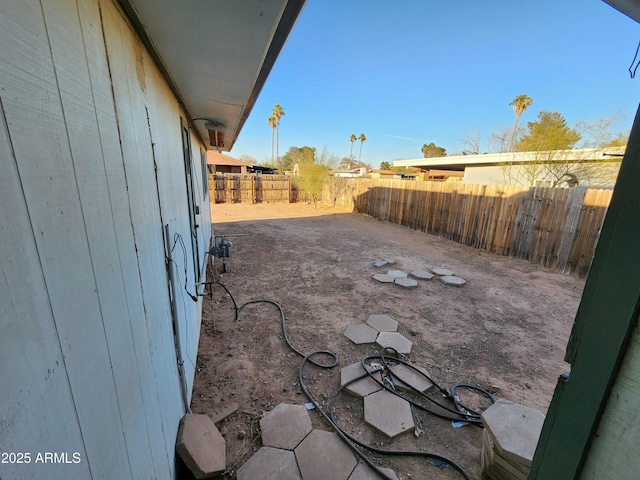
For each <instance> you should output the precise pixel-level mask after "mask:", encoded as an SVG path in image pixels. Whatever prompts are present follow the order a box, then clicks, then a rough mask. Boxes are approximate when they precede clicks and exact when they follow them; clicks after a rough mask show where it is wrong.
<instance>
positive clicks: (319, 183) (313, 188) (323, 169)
mask: <svg viewBox="0 0 640 480" xmlns="http://www.w3.org/2000/svg"><path fill="white" fill-rule="evenodd" d="M292 148H295V147H292ZM303 148H309V147H303ZM312 150H313V152H314V154H315V151H316V149H315V148H313V149H312ZM337 162H338V159H337V157H335V156H334V155H331V154H330V153H329V152H328V151H327V147H324V148H323V149H322V153H321V154H320V156H318V157H316V156H314V158H313V161H312V162H308V163H300V164H299V166H300V175H299V176H297V177H295V178H293V181H294V183H295V185H296V186H297V187H298V188H299V189H300V190H302V191H303V192H305V194H307V196H308V197H310V198H311V200H312V201H313V206H314V207H315V208H317V203H318V200H319V199H320V197H321V196H322V188H323V187H324V182H325V180H326V179H327V178H329V171H330V170H331V169H332V168H334V167H335V165H336V164H337Z"/></svg>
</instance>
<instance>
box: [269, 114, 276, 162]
mask: <svg viewBox="0 0 640 480" xmlns="http://www.w3.org/2000/svg"><path fill="white" fill-rule="evenodd" d="M267 124H268V125H269V126H270V127H271V163H273V132H274V130H275V129H276V117H274V116H273V115H271V116H270V117H269V118H268V119H267Z"/></svg>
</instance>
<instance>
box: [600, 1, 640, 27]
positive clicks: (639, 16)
mask: <svg viewBox="0 0 640 480" xmlns="http://www.w3.org/2000/svg"><path fill="white" fill-rule="evenodd" d="M602 1H603V2H605V3H608V4H609V5H611V6H612V7H613V8H615V9H616V10H618V11H619V12H622V13H624V14H625V15H626V16H628V17H630V18H633V19H634V20H635V21H636V22H640V0H602Z"/></svg>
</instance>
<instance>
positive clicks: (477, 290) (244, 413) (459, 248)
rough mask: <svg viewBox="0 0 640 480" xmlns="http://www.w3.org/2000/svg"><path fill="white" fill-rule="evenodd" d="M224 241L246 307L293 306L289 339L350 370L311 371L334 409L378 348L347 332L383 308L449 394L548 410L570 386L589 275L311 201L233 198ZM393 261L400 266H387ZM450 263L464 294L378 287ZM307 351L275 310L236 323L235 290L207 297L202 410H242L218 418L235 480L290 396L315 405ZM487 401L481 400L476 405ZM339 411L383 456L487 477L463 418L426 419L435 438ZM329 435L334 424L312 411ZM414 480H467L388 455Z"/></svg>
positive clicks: (198, 385) (358, 405)
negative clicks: (356, 366) (391, 273)
mask: <svg viewBox="0 0 640 480" xmlns="http://www.w3.org/2000/svg"><path fill="white" fill-rule="evenodd" d="M212 217H213V224H214V225H213V227H214V233H215V234H216V235H218V234H248V235H246V236H236V237H228V240H230V241H232V243H233V246H232V247H231V257H230V258H229V259H227V261H226V270H227V271H226V273H223V272H222V262H221V260H220V259H215V262H214V264H213V265H210V266H209V270H208V276H209V280H214V279H215V280H218V279H219V280H220V282H221V283H222V285H224V286H225V287H226V288H227V289H228V291H229V292H230V293H231V295H232V296H233V300H235V302H236V303H237V305H238V306H240V305H243V304H245V303H246V302H249V301H254V300H263V299H265V300H272V301H275V302H277V303H279V304H280V305H281V306H282V308H283V309H284V312H285V315H286V324H287V331H288V336H289V338H290V340H291V342H292V344H293V345H294V346H295V347H296V348H297V349H298V350H300V351H302V352H303V353H309V352H312V351H315V350H319V349H324V350H330V351H332V352H335V353H336V354H337V355H338V359H339V362H340V364H339V366H338V367H336V368H334V369H330V370H323V369H320V368H317V367H314V366H311V365H310V366H307V367H306V368H305V371H304V379H305V383H306V384H307V385H308V388H309V389H310V390H311V392H312V394H313V395H314V397H315V398H316V400H317V401H318V402H319V403H320V404H321V405H322V406H323V407H325V408H326V406H327V404H328V401H329V400H330V399H331V397H332V395H333V393H334V392H335V391H336V390H337V389H338V388H339V386H340V368H341V367H344V366H346V365H350V364H352V363H355V362H359V361H360V360H361V359H362V358H364V357H365V356H367V355H373V354H376V353H378V351H379V347H376V346H375V345H373V344H368V345H355V344H353V343H352V342H351V341H350V340H349V339H348V338H346V337H345V336H344V335H343V332H344V331H345V329H346V328H347V327H348V326H349V325H355V324H359V323H365V322H366V320H367V318H368V316H369V315H372V314H387V315H390V316H391V317H393V318H394V319H396V320H397V321H398V322H399V328H398V331H399V332H400V333H401V334H403V335H404V336H405V337H407V338H409V339H410V340H411V341H413V342H414V345H413V349H412V352H411V354H410V355H409V356H408V357H407V360H409V361H411V362H412V363H413V364H416V365H419V366H423V367H425V368H426V369H427V371H429V373H430V375H431V376H432V377H433V379H434V380H436V382H437V383H439V384H440V385H442V386H446V387H450V386H452V385H454V384H457V383H468V384H472V385H477V386H480V387H483V388H487V389H492V391H495V392H497V393H496V395H497V396H498V397H501V398H505V399H507V400H511V401H514V402H518V403H520V404H523V405H526V406H529V407H532V408H536V409H538V410H540V411H542V412H543V413H544V412H546V410H547V408H548V405H549V402H550V401H551V397H552V395H553V390H554V388H555V384H556V379H557V377H558V375H559V374H560V373H562V372H563V371H565V370H567V368H568V365H567V364H565V363H564V361H563V356H564V350H565V347H566V344H567V340H568V337H569V333H570V330H571V325H572V323H573V318H574V316H575V313H576V310H577V307H578V304H579V301H580V296H581V293H582V289H583V287H584V281H583V280H581V279H578V278H575V277H571V276H567V275H563V274H559V273H554V272H550V271H548V270H546V269H544V268H542V267H539V266H536V265H531V264H529V263H526V262H523V261H520V260H515V259H511V258H506V257H499V256H496V255H493V254H489V253H486V252H483V251H479V250H475V249H473V248H470V247H466V246H463V245H459V244H456V243H453V242H450V241H447V240H443V239H440V238H438V237H434V236H431V235H427V234H424V233H422V232H417V231H413V230H409V229H406V228H404V227H401V226H397V225H391V224H388V223H384V222H381V221H378V220H375V219H372V218H369V217H366V216H364V215H356V214H352V213H346V212H343V211H341V210H338V209H335V208H328V207H319V208H317V209H314V208H313V207H312V206H310V205H307V204H259V205H244V204H219V205H215V206H214V208H213V212H212ZM381 259H393V260H395V264H394V265H393V266H391V267H382V268H376V267H375V266H374V262H375V261H377V260H381ZM430 267H445V268H447V269H449V270H452V271H454V272H455V274H456V275H459V276H460V277H462V278H464V279H465V280H466V281H467V284H466V285H464V286H463V287H453V286H447V285H444V284H443V283H442V282H440V281H438V280H433V281H422V280H421V281H419V285H418V288H416V289H403V288H402V287H399V286H397V285H393V284H382V283H379V282H377V281H375V280H373V278H372V276H373V275H374V274H375V273H384V272H386V270H388V269H389V268H391V269H396V270H403V271H405V272H410V271H412V270H415V269H428V268H430ZM300 361H301V357H300V356H298V355H297V354H295V353H293V352H292V351H291V349H290V348H289V347H288V346H287V345H286V343H285V342H284V339H283V333H282V328H281V325H280V312H279V311H278V309H277V307H275V306H274V305H271V304H265V303H259V304H251V305H248V306H246V307H244V308H243V309H242V310H241V311H240V313H239V316H238V319H237V320H235V311H234V306H233V301H232V298H231V296H229V294H228V293H227V291H225V290H224V289H223V288H222V287H221V286H220V285H216V286H215V288H214V294H213V299H212V302H209V299H208V297H205V304H204V315H203V323H202V331H201V337H200V346H199V352H198V358H197V373H196V378H195V386H194V392H193V401H192V411H193V413H205V414H208V415H210V416H214V415H215V413H216V412H219V411H221V410H224V409H225V407H229V406H230V405H232V404H233V403H237V405H238V407H239V408H238V411H237V412H236V413H235V414H233V415H232V416H230V417H229V418H227V419H226V420H225V421H223V422H221V423H219V424H218V427H219V428H220V431H221V432H222V434H223V435H224V436H225V439H226V441H227V466H228V469H227V472H226V473H225V474H224V475H223V478H225V479H234V478H235V473H236V471H237V469H238V468H239V467H240V466H241V465H242V464H243V463H244V462H245V461H246V460H247V459H248V458H249V457H250V456H251V455H252V454H253V453H255V451H257V449H258V448H259V447H260V446H261V443H260V432H259V423H258V422H259V419H260V418H261V416H262V415H263V414H265V413H266V412H268V411H270V410H271V409H273V408H274V407H275V406H276V405H278V404H279V403H281V402H286V403H294V404H304V403H306V402H308V401H309V400H308V399H307V398H306V396H305V395H304V394H303V393H302V391H301V389H300V385H299V383H298V369H299V366H300ZM480 400H481V399H478V398H473V399H472V398H469V401H470V402H477V401H480ZM335 411H336V416H337V418H338V420H339V422H340V423H341V424H342V425H343V426H344V428H345V429H346V430H347V431H349V432H351V433H353V434H354V435H356V436H357V437H358V438H360V439H362V440H363V441H365V442H366V443H372V444H374V445H376V446H378V447H379V448H386V449H396V450H421V451H429V452H435V453H438V454H441V455H444V456H446V457H448V458H450V459H452V460H453V461H455V462H457V463H458V464H459V465H461V466H462V467H463V468H464V469H465V471H466V472H467V473H468V474H469V475H470V476H471V477H472V478H479V477H480V448H481V433H482V432H481V429H480V428H476V427H473V426H466V427H462V428H456V429H454V428H453V427H452V425H451V422H450V421H446V420H442V419H439V418H436V417H434V416H433V415H429V414H427V413H425V412H420V411H417V412H415V411H414V418H415V421H416V423H417V424H418V425H419V426H420V430H421V431H422V434H421V435H420V436H419V437H417V436H416V435H415V434H411V433H405V434H402V435H400V436H398V437H396V438H395V439H393V440H392V439H388V438H387V437H386V436H384V435H382V434H380V433H378V432H377V431H375V430H374V429H372V428H371V427H369V426H368V425H366V424H365V423H364V420H363V417H362V401H361V400H359V399H356V398H355V397H352V396H350V395H348V394H343V395H341V396H340V397H339V399H338V402H337V404H336V410H335ZM310 413H311V417H312V422H313V424H314V427H315V428H320V429H325V430H330V427H328V426H327V424H326V423H324V421H323V420H322V418H321V417H320V415H319V414H318V413H317V412H314V411H311V412H310ZM371 458H372V459H373V460H374V461H375V462H376V463H377V464H378V465H380V466H383V467H391V468H393V469H394V470H395V471H396V473H397V474H398V477H399V478H400V479H410V478H413V479H420V478H438V479H446V478H461V476H460V475H459V474H457V473H455V472H454V471H453V469H452V468H445V469H443V470H439V469H436V467H434V466H433V463H432V462H431V461H427V460H424V459H420V458H415V457H390V456H376V455H372V456H371Z"/></svg>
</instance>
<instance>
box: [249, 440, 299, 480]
mask: <svg viewBox="0 0 640 480" xmlns="http://www.w3.org/2000/svg"><path fill="white" fill-rule="evenodd" d="M285 478H286V479H287V480H289V479H291V480H302V477H301V475H300V469H299V468H298V464H297V463H296V456H295V454H294V453H293V452H292V451H289V450H281V449H279V448H272V447H262V448H261V449H260V450H258V451H257V452H256V453H255V454H254V455H253V456H252V457H251V458H250V459H249V460H247V461H246V462H245V464H244V465H242V466H241V467H240V468H239V469H238V474H237V479H238V480H283V479H285Z"/></svg>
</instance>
